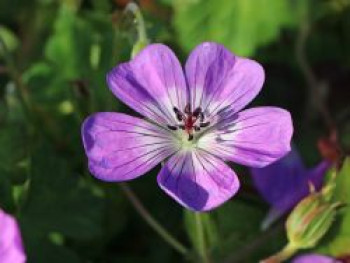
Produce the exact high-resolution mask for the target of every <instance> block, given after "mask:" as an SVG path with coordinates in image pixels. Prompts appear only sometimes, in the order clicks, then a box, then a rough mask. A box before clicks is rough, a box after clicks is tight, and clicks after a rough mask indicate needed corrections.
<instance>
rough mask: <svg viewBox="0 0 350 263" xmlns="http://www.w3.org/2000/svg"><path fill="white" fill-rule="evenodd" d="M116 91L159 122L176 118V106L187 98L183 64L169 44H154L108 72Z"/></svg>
mask: <svg viewBox="0 0 350 263" xmlns="http://www.w3.org/2000/svg"><path fill="white" fill-rule="evenodd" d="M107 83H108V85H109V88H110V89H111V90H112V92H113V93H114V94H115V96H117V97H118V98H119V99H120V100H122V101H123V102H124V103H126V104H127V105H129V106H130V107H131V108H133V109H134V110H135V111H137V112H139V113H140V114H142V115H144V116H146V117H148V118H149V119H152V120H154V121H157V122H159V123H169V124H170V123H174V122H175V121H176V119H175V114H174V111H173V107H174V106H175V107H178V108H181V109H183V108H184V107H185V104H186V101H187V91H186V82H185V78H184V74H183V71H182V68H181V65H180V63H179V61H178V59H177V58H176V56H175V55H174V53H173V52H172V51H171V50H170V49H169V48H168V47H167V46H165V45H162V44H153V45H149V46H147V47H146V48H145V49H143V50H142V51H141V52H140V53H139V54H138V55H137V56H136V57H135V58H134V59H133V60H132V61H130V62H128V63H123V64H120V65H119V66H117V67H115V68H114V69H113V70H112V71H111V72H110V73H109V74H108V75H107Z"/></svg>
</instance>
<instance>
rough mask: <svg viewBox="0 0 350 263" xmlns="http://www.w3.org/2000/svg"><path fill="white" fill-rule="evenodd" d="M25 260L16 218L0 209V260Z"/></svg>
mask: <svg viewBox="0 0 350 263" xmlns="http://www.w3.org/2000/svg"><path fill="white" fill-rule="evenodd" d="M25 261H26V256H25V253H24V249H23V245H22V239H21V233H20V230H19V227H18V224H17V222H16V220H15V219H14V218H13V217H12V216H10V215H8V214H6V213H5V212H4V211H2V210H1V209H0V262H4V263H5V262H6V263H22V262H25Z"/></svg>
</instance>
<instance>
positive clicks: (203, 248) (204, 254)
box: [195, 213, 210, 263]
mask: <svg viewBox="0 0 350 263" xmlns="http://www.w3.org/2000/svg"><path fill="white" fill-rule="evenodd" d="M195 220H196V228H197V229H196V230H197V231H196V232H197V235H198V239H197V240H198V243H199V244H198V247H199V249H198V250H199V251H198V252H199V254H200V256H201V258H202V262H203V263H210V259H209V256H208V251H207V244H206V241H205V235H204V227H203V222H202V218H201V214H200V213H195Z"/></svg>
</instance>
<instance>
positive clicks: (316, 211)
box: [286, 191, 339, 249]
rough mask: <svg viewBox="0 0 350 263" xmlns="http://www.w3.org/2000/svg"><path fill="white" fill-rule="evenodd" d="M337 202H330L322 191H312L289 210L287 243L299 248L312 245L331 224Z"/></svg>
mask: <svg viewBox="0 0 350 263" xmlns="http://www.w3.org/2000/svg"><path fill="white" fill-rule="evenodd" d="M338 206H339V203H331V202H330V201H329V200H327V198H325V195H324V193H323V192H322V191H321V192H318V193H316V192H312V193H311V194H310V195H309V196H307V197H306V198H304V199H303V200H302V201H301V202H300V203H299V204H298V205H297V206H296V207H295V208H294V210H293V211H292V212H291V214H290V215H289V217H288V219H287V222H286V229H287V236H288V239H289V243H290V244H293V245H294V246H295V247H298V248H299V249H308V248H312V247H314V246H315V245H316V244H317V243H318V241H319V240H320V239H321V238H322V237H323V236H324V235H325V234H326V232H327V231H328V229H329V228H330V226H331V225H332V223H333V221H334V218H335V215H336V210H337V207H338Z"/></svg>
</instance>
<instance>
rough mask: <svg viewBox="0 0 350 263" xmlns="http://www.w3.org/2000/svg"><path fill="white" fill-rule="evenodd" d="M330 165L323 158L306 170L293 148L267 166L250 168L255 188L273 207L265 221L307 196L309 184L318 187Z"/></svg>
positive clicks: (270, 220) (269, 222)
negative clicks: (313, 166)
mask: <svg viewBox="0 0 350 263" xmlns="http://www.w3.org/2000/svg"><path fill="white" fill-rule="evenodd" d="M329 168H330V163H329V162H326V161H323V162H321V163H320V164H319V165H317V166H316V167H315V168H313V169H310V170H306V168H305V167H304V165H303V163H302V160H301V158H300V156H299V154H298V152H297V151H296V149H293V150H292V151H291V152H290V153H289V154H288V155H286V156H285V157H283V158H282V159H280V160H278V161H277V162H275V163H273V164H271V165H269V166H266V167H264V168H252V169H251V173H252V177H253V181H254V184H255V186H256V188H257V190H258V191H259V193H260V194H261V195H262V196H263V198H264V199H265V200H266V201H267V202H268V203H269V204H270V205H271V206H272V207H271V210H270V213H269V215H268V217H267V218H266V219H265V222H264V223H265V224H267V225H269V224H271V223H273V222H274V221H275V220H276V219H278V218H279V217H280V216H282V215H284V214H285V213H286V212H288V211H289V210H291V209H292V208H293V207H294V206H295V205H296V204H297V203H298V202H299V201H300V200H302V199H303V198H304V197H305V196H307V195H308V194H309V192H310V190H309V183H312V184H313V185H314V186H315V189H316V190H319V189H320V188H321V186H322V182H323V179H324V176H325V173H326V171H327V170H328V169H329Z"/></svg>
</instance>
